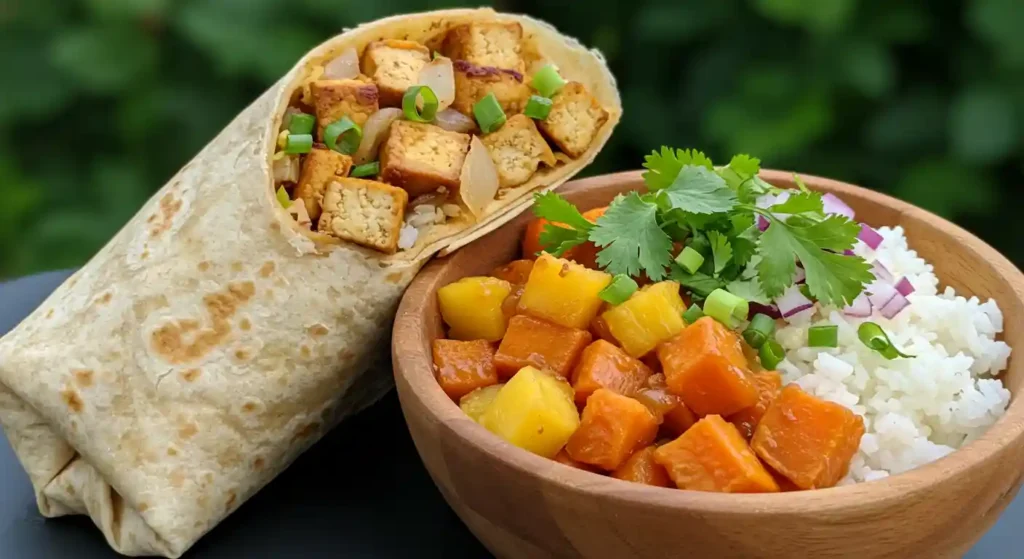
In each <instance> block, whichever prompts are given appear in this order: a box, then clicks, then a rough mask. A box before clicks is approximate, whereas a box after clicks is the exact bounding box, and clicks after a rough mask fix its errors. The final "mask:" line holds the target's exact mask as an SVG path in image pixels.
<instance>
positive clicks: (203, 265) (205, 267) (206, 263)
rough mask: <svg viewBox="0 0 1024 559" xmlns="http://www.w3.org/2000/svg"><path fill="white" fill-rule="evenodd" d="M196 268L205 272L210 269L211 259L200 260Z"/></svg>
mask: <svg viewBox="0 0 1024 559" xmlns="http://www.w3.org/2000/svg"><path fill="white" fill-rule="evenodd" d="M196 268H197V269H198V270H199V271H200V272H205V271H207V270H209V269H210V261H209V260H203V261H202V262H200V263H199V264H197V265H196Z"/></svg>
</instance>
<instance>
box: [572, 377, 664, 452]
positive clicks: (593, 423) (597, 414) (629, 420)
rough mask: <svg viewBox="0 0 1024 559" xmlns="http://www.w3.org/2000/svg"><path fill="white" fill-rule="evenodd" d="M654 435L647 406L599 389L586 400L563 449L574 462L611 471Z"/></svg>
mask: <svg viewBox="0 0 1024 559" xmlns="http://www.w3.org/2000/svg"><path fill="white" fill-rule="evenodd" d="M657 434H658V421H657V419H655V417H654V414H652V413H651V412H650V410H648V409H647V406H645V405H643V404H641V403H640V402H637V401H636V400H634V399H632V398H630V397H628V396H623V395H621V394H616V393H615V392H612V391H611V390H608V389H606V388H600V389H598V390H596V391H595V392H594V393H593V394H591V395H590V398H589V399H587V407H585V408H583V418H582V419H581V420H580V426H579V428H578V429H576V432H575V433H573V434H572V436H571V437H569V442H568V443H566V445H565V450H566V452H568V453H569V456H571V457H572V458H573V459H574V460H577V461H579V462H583V463H585V464H591V465H593V466H598V467H600V468H602V469H605V470H614V469H616V468H618V467H619V466H621V465H622V463H623V462H625V461H626V459H627V458H629V456H630V455H631V454H633V451H635V450H636V449H638V448H641V447H644V446H647V445H649V444H651V443H652V442H654V437H655V436H656V435H657Z"/></svg>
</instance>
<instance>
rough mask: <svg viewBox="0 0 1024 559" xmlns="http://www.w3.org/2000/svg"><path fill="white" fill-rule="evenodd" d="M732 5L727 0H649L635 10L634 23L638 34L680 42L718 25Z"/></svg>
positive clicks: (730, 10) (731, 8) (728, 13)
mask: <svg viewBox="0 0 1024 559" xmlns="http://www.w3.org/2000/svg"><path fill="white" fill-rule="evenodd" d="M734 9H735V6H733V5H732V3H731V2H729V1H727V0H718V1H716V2H695V1H693V0H680V1H678V2H674V3H672V4H652V5H646V6H642V7H641V8H640V9H639V10H638V11H637V16H636V20H634V22H633V25H634V27H635V28H636V34H637V35H638V36H640V37H645V38H648V39H650V40H654V41H664V42H670V43H682V42H685V41H689V40H692V39H694V38H696V37H698V36H700V35H702V34H704V33H708V32H711V31H712V30H714V29H716V28H718V27H720V26H721V24H722V23H723V22H725V21H726V20H728V19H729V17H730V15H731V14H732V12H733V11H734Z"/></svg>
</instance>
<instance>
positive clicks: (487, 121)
mask: <svg viewBox="0 0 1024 559" xmlns="http://www.w3.org/2000/svg"><path fill="white" fill-rule="evenodd" d="M473 116H475V117H476V123H477V124H478V125H479V126H480V131H481V132H483V133H484V134H490V133H491V132H494V131H495V130H497V129H499V128H501V126H502V125H503V124H505V111H503V110H502V109H501V104H500V103H498V98H497V97H495V96H494V93H488V94H487V95H485V96H484V98H483V99H481V100H479V101H477V102H476V103H474V104H473Z"/></svg>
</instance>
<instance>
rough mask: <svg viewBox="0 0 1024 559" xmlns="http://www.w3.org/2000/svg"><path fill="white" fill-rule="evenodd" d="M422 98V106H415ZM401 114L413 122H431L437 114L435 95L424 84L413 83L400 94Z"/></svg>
mask: <svg viewBox="0 0 1024 559" xmlns="http://www.w3.org/2000/svg"><path fill="white" fill-rule="evenodd" d="M420 98H422V99H423V108H422V109H420V108H418V107H417V105H419V99H420ZM402 114H404V115H405V118H407V119H409V120H411V121H413V122H433V121H434V116H436V115H437V95H436V94H435V93H434V90H433V89H430V87H428V86H425V85H414V86H412V87H410V88H409V89H406V90H405V95H403V96H402Z"/></svg>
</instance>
